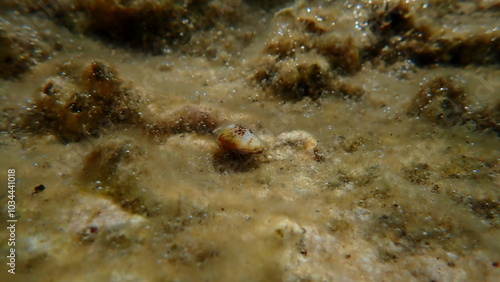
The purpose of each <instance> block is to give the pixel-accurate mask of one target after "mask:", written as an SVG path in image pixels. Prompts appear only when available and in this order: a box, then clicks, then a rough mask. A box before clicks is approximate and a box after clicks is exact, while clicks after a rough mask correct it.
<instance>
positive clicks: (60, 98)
mask: <svg viewBox="0 0 500 282" xmlns="http://www.w3.org/2000/svg"><path fill="white" fill-rule="evenodd" d="M71 71H74V72H76V74H75V73H69V74H67V73H65V72H63V73H64V75H60V76H56V77H52V78H49V79H48V80H47V81H46V82H45V84H44V85H43V86H42V87H41V89H40V92H39V94H38V96H37V97H36V99H35V104H34V106H33V107H32V110H31V111H30V113H29V114H28V115H27V117H26V118H25V120H24V124H23V128H25V129H28V130H31V131H35V132H39V131H49V133H52V134H54V135H56V136H58V137H59V138H60V139H61V140H62V141H63V142H76V141H80V140H81V139H82V138H85V137H89V136H94V137H95V136H98V135H99V133H100V131H101V130H102V129H104V128H108V127H109V126H110V125H113V124H138V123H140V122H141V118H140V114H139V104H140V98H139V95H138V94H137V93H136V92H135V91H133V90H132V89H131V88H129V87H127V86H125V85H124V83H123V81H122V80H121V79H120V78H119V75H118V73H117V71H116V70H114V68H112V67H111V66H109V65H108V64H106V63H104V62H101V61H91V62H89V63H88V64H86V66H84V67H83V70H82V71H79V70H78V68H76V69H73V70H71ZM71 71H70V72H71ZM78 73H81V75H80V76H79V75H78ZM75 77H77V78H75Z"/></svg>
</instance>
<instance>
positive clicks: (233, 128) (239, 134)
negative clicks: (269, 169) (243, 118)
mask: <svg viewBox="0 0 500 282" xmlns="http://www.w3.org/2000/svg"><path fill="white" fill-rule="evenodd" d="M217 141H218V143H219V147H220V148H221V149H222V150H225V151H229V152H233V153H238V154H241V155H248V154H260V153H262V152H263V151H264V144H263V143H262V141H260V139H259V138H258V137H257V136H255V134H253V132H252V131H251V130H250V129H249V128H248V127H246V126H244V125H241V124H231V125H228V126H227V127H225V128H223V129H222V130H221V131H220V133H219V136H218V137H217Z"/></svg>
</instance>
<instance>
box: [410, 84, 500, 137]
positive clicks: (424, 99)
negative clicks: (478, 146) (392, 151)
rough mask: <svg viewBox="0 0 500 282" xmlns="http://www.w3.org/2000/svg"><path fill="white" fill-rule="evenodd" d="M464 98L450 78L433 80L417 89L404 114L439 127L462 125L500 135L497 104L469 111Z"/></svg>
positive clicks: (498, 106) (499, 106) (464, 95)
mask: <svg viewBox="0 0 500 282" xmlns="http://www.w3.org/2000/svg"><path fill="white" fill-rule="evenodd" d="M466 97H467V95H466V93H465V91H464V89H462V88H460V87H457V86H456V85H455V84H454V83H453V81H452V80H451V79H449V78H443V77H437V78H435V79H433V80H431V81H430V82H428V83H426V84H424V85H423V86H422V87H421V89H420V91H419V93H418V94H417V95H416V96H415V98H414V101H413V102H412V103H411V104H410V106H409V108H408V111H407V113H408V114H409V115H413V116H417V117H423V118H425V119H427V120H429V121H432V122H434V123H436V124H438V125H441V126H448V125H465V126H467V127H468V128H469V129H471V130H476V131H491V132H494V133H496V134H497V135H500V120H499V118H498V112H499V111H498V109H499V108H500V105H498V104H497V106H496V107H492V108H491V109H488V108H484V109H482V110H480V111H475V112H473V111H470V110H469V109H470V107H469V103H468V101H467V100H466Z"/></svg>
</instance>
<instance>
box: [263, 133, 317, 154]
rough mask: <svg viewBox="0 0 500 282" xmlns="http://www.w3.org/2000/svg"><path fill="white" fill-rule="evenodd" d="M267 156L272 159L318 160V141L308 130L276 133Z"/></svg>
mask: <svg viewBox="0 0 500 282" xmlns="http://www.w3.org/2000/svg"><path fill="white" fill-rule="evenodd" d="M269 156H270V157H271V159H273V160H277V161H282V160H299V161H311V160H315V161H319V160H321V154H319V146H318V141H317V140H316V139H315V138H314V137H313V136H312V135H311V134H310V133H308V132H306V131H303V130H296V131H290V132H284V133H281V134H280V135H278V137H277V138H276V143H275V144H274V146H273V147H272V148H271V150H270V152H269Z"/></svg>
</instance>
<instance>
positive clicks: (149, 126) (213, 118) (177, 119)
mask: <svg viewBox="0 0 500 282" xmlns="http://www.w3.org/2000/svg"><path fill="white" fill-rule="evenodd" d="M148 109H149V111H150V114H151V115H150V116H149V117H145V119H146V120H147V121H146V122H145V123H146V131H147V132H148V134H149V135H151V136H153V137H155V138H159V137H161V136H163V135H167V134H180V133H194V132H197V133H212V132H213V131H214V130H215V128H216V127H217V126H218V125H219V124H220V121H219V118H218V116H217V115H216V114H215V113H214V112H213V111H212V110H211V109H208V108H205V107H202V106H198V105H184V106H179V107H175V108H174V109H171V110H164V109H163V108H158V107H156V105H149V106H148Z"/></svg>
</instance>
